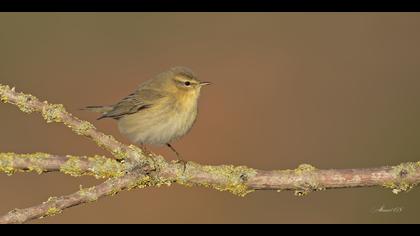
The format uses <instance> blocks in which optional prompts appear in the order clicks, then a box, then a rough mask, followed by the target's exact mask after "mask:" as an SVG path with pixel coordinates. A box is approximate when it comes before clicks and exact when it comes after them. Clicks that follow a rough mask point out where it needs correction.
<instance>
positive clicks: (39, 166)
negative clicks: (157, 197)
mask: <svg viewBox="0 0 420 236" xmlns="http://www.w3.org/2000/svg"><path fill="white" fill-rule="evenodd" d="M0 98H1V101H3V102H6V103H11V104H14V105H16V106H18V107H19V108H20V110H22V111H23V112H26V113H31V112H40V113H41V114H42V116H43V117H44V119H45V120H46V121H47V122H48V123H50V122H61V123H63V124H65V125H66V126H68V127H70V128H71V129H72V130H73V131H74V132H75V133H76V134H79V135H84V136H86V137H88V138H90V139H92V140H93V141H95V142H96V143H97V144H98V145H99V146H101V147H103V148H105V149H106V150H108V151H110V152H111V153H112V154H113V156H114V157H115V158H117V159H123V161H122V162H121V163H119V162H117V161H115V160H111V159H106V158H104V157H93V159H92V158H87V157H82V158H79V157H69V156H66V157H58V156H52V155H49V154H38V155H36V154H30V155H33V156H31V157H32V158H28V159H25V156H19V155H18V154H10V153H6V154H1V155H0V161H2V162H0V163H1V165H0V168H1V166H3V169H0V171H1V170H2V171H3V172H6V173H8V174H11V173H13V172H14V171H16V170H36V171H37V172H39V173H42V172H44V171H58V170H60V171H62V172H64V173H66V171H63V166H70V168H67V170H68V171H67V173H68V174H72V175H74V176H79V175H82V174H90V175H94V176H96V177H108V178H109V177H116V176H119V177H117V178H111V179H109V180H108V181H106V182H104V183H103V184H101V185H98V186H96V187H92V188H90V189H88V190H81V191H82V192H81V191H79V192H77V193H74V194H71V195H68V196H64V197H59V198H54V199H50V200H49V201H47V202H45V203H43V204H41V205H39V206H35V207H31V208H27V209H23V210H14V211H12V212H10V213H8V214H7V215H5V216H3V217H2V218H0V222H4V223H8V222H25V221H27V220H30V219H35V218H39V217H43V216H49V215H54V214H56V213H59V212H61V211H62V210H63V209H66V208H68V207H71V206H75V205H78V204H82V203H86V202H90V201H92V199H94V200H96V199H97V198H99V197H102V196H105V195H109V193H111V192H112V193H115V192H118V191H120V190H124V189H131V188H134V187H147V186H161V185H168V186H169V185H171V184H172V183H178V184H182V185H187V186H192V185H197V186H204V187H212V188H215V189H217V190H220V191H229V192H231V193H233V194H236V195H238V196H245V195H246V194H248V193H250V192H252V191H255V190H278V191H280V190H294V191H295V194H296V195H298V196H302V195H306V194H307V193H309V192H312V191H318V190H324V189H331V188H351V187H370V186H383V187H386V188H391V189H392V191H393V192H394V193H396V194H397V193H399V192H401V191H408V190H410V189H411V188H412V187H414V186H415V185H417V184H418V183H420V162H408V163H402V164H400V165H397V166H391V167H388V166H385V167H378V168H366V169H341V170H339V169H331V170H318V169H316V168H314V167H313V166H311V165H308V164H302V165H300V166H299V167H298V168H296V169H294V170H274V171H264V170H256V169H252V168H248V167H246V166H236V167H235V166H232V165H221V166H207V165H200V164H197V163H194V162H188V163H187V165H186V168H185V170H184V165H183V164H181V163H176V162H168V161H166V160H165V159H164V158H163V157H162V156H159V155H156V154H153V153H146V152H144V151H143V150H141V149H140V148H138V147H136V146H134V145H130V146H126V145H124V144H122V143H120V142H118V141H116V140H115V139H114V138H113V137H112V136H109V135H105V134H103V133H101V132H99V131H97V130H96V128H95V127H94V126H93V125H92V124H90V123H89V122H87V121H82V120H80V119H78V118H76V117H74V116H73V115H71V114H70V113H68V112H67V111H65V109H64V107H63V105H60V104H49V103H48V102H40V101H39V100H38V99H37V98H35V97H34V96H32V95H27V94H23V93H17V92H15V89H14V88H12V89H10V87H9V86H4V85H1V84H0ZM10 156H13V158H12V160H9V159H7V158H5V157H9V158H10ZM26 157H28V156H26ZM66 158H67V159H66ZM2 159H4V160H2ZM66 163H67V165H66ZM69 163H71V164H69ZM93 166H95V168H93ZM102 166H106V168H105V167H104V169H106V171H102V172H101V171H98V168H100V167H102ZM64 169H66V168H64ZM124 174H125V175H124ZM122 175H124V176H122ZM112 186H114V188H112ZM115 187H116V188H115Z"/></svg>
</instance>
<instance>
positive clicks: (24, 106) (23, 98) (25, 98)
mask: <svg viewBox="0 0 420 236" xmlns="http://www.w3.org/2000/svg"><path fill="white" fill-rule="evenodd" d="M33 100H36V98H35V97H34V96H32V95H30V94H24V93H19V95H18V96H17V97H16V101H15V103H16V105H17V106H18V108H19V109H20V110H21V111H22V112H24V113H32V112H33V111H35V108H34V107H32V106H31V105H30V104H29V103H30V102H31V101H33Z"/></svg>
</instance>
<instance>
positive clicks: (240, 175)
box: [200, 165, 257, 197]
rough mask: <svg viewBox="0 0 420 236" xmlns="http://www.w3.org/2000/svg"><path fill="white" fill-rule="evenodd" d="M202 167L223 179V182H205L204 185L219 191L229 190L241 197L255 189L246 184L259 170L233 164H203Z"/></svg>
mask: <svg viewBox="0 0 420 236" xmlns="http://www.w3.org/2000/svg"><path fill="white" fill-rule="evenodd" d="M202 169H203V171H205V172H208V173H209V174H211V175H212V176H215V177H216V178H219V179H220V180H221V181H220V182H221V184H208V183H203V184H200V185H202V186H205V187H212V188H214V189H217V190H219V191H228V192H231V193H232V194H234V195H237V196H241V197H244V196H245V195H247V194H248V193H251V192H253V191H254V190H253V189H250V188H248V186H247V185H246V182H247V180H248V179H249V178H252V177H253V176H255V175H256V173H257V172H256V171H255V170H254V169H251V168H248V167H246V166H237V167H235V166H233V165H222V166H203V167H202Z"/></svg>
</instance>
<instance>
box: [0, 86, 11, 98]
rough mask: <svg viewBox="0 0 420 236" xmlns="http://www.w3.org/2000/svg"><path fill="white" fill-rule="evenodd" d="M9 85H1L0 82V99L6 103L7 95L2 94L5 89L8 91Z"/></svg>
mask: <svg viewBox="0 0 420 236" xmlns="http://www.w3.org/2000/svg"><path fill="white" fill-rule="evenodd" d="M9 90H10V87H9V86H8V85H2V84H0V101H2V102H4V103H6V102H8V101H9V99H8V97H7V96H6V95H4V94H5V93H6V91H9Z"/></svg>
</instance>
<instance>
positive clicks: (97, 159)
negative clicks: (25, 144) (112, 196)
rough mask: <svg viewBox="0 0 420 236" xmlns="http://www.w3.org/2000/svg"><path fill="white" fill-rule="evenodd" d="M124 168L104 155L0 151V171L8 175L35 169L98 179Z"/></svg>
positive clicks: (112, 175) (113, 175) (118, 172)
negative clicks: (87, 155) (61, 154)
mask: <svg viewBox="0 0 420 236" xmlns="http://www.w3.org/2000/svg"><path fill="white" fill-rule="evenodd" d="M125 169H126V167H125V165H124V164H123V163H120V162H118V161H116V160H113V159H110V158H106V157H104V156H93V157H86V156H82V157H78V156H70V155H67V156H57V155H51V154H47V153H40V152H38V153H33V154H16V153H12V152H8V153H0V172H4V173H6V174H8V175H11V174H13V173H15V172H29V171H35V172H37V173H38V174H42V173H45V172H54V171H60V172H62V173H64V174H69V175H71V176H82V175H92V176H95V177H96V178H98V179H99V178H110V177H119V176H122V175H124V171H125Z"/></svg>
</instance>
